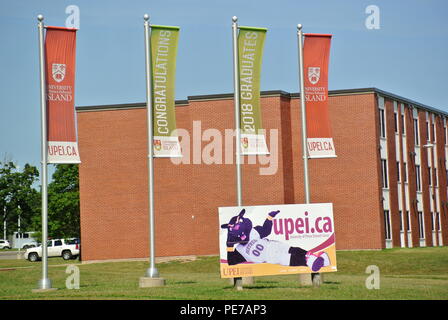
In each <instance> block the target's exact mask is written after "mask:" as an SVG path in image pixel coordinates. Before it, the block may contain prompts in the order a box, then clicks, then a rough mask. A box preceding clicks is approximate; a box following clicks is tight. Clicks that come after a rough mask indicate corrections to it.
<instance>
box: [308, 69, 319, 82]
mask: <svg viewBox="0 0 448 320" xmlns="http://www.w3.org/2000/svg"><path fill="white" fill-rule="evenodd" d="M319 79H320V67H309V68H308V80H310V82H311V83H312V84H316V83H318V82H319Z"/></svg>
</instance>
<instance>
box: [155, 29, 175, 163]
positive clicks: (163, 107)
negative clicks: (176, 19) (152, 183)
mask: <svg viewBox="0 0 448 320" xmlns="http://www.w3.org/2000/svg"><path fill="white" fill-rule="evenodd" d="M178 39H179V28H178V27H169V26H154V25H152V26H151V68H152V69H151V75H152V79H151V80H152V104H153V134H154V152H155V154H154V155H155V156H161V157H164V156H168V157H169V156H178V155H179V154H180V148H179V143H178V138H177V136H174V137H173V136H172V132H173V131H174V130H175V129H176V114H175V90H174V89H175V88H174V87H175V82H176V81H175V80H176V56H177V43H178Z"/></svg>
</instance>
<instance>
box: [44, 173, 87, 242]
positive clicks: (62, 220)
mask: <svg viewBox="0 0 448 320" xmlns="http://www.w3.org/2000/svg"><path fill="white" fill-rule="evenodd" d="M48 235H49V236H50V237H53V238H72V237H73V238H74V237H79V236H80V217H79V178H78V165H76V164H57V165H56V170H55V172H54V174H53V176H52V182H51V183H50V184H49V185H48Z"/></svg>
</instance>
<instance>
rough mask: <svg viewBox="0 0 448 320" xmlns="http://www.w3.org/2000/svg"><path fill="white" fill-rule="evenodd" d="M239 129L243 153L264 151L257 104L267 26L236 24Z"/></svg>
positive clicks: (258, 103)
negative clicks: (237, 29)
mask: <svg viewBox="0 0 448 320" xmlns="http://www.w3.org/2000/svg"><path fill="white" fill-rule="evenodd" d="M239 29H240V31H239V34H238V65H239V87H240V88H239V89H240V129H241V137H242V141H241V143H242V152H243V154H266V153H267V148H266V142H265V138H264V135H263V134H261V133H260V130H262V122H261V106H260V75H261V63H262V57H263V46H264V40H265V37H266V31H267V29H264V28H253V27H239Z"/></svg>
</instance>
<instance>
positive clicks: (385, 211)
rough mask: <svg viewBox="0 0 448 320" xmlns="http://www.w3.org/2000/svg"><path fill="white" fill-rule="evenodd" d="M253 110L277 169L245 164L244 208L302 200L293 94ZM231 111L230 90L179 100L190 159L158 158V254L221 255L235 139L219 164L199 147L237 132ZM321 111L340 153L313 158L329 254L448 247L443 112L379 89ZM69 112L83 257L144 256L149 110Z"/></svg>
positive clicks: (279, 94) (335, 94)
mask: <svg viewBox="0 0 448 320" xmlns="http://www.w3.org/2000/svg"><path fill="white" fill-rule="evenodd" d="M261 104H262V119H263V126H264V128H265V129H266V130H267V134H266V136H267V144H268V148H269V150H270V151H271V157H273V158H270V159H271V162H270V163H269V166H271V167H270V169H271V173H273V174H263V175H262V174H260V169H262V168H264V169H269V167H268V164H267V163H268V162H267V161H266V159H267V158H265V162H262V159H258V160H257V161H256V163H253V162H255V161H252V162H251V161H248V159H247V157H246V159H245V160H244V162H245V163H244V165H243V166H242V185H243V204H244V205H267V204H283V203H285V204H288V203H303V202H304V190H303V165H302V150H301V128H300V123H301V121H300V110H299V106H300V100H299V95H298V94H289V93H286V92H283V91H265V92H262V95H261ZM233 112H234V109H233V95H232V94H222V95H206V96H193V97H189V98H188V100H187V101H177V102H176V119H177V127H178V128H182V129H185V130H186V131H185V130H184V132H186V133H187V134H189V136H186V137H185V139H190V141H191V145H192V146H193V149H194V148H196V149H195V150H196V152H195V151H194V150H193V151H190V152H189V154H186V153H184V158H183V159H184V160H185V162H188V163H181V164H176V163H173V161H172V159H167V158H157V159H155V161H154V172H155V199H156V201H155V223H156V234H155V238H156V255H157V256H176V255H190V254H197V255H206V254H218V253H219V244H218V230H219V229H218V228H219V224H218V209H217V208H218V207H220V206H234V205H235V204H236V191H235V189H236V188H235V181H236V177H235V165H234V161H233V160H234V159H233V156H232V155H233V153H232V154H231V156H230V157H229V158H228V159H225V148H228V147H229V144H230V147H233V142H232V140H233V139H229V141H227V140H225V141H224V142H225V143H224V142H223V143H222V148H221V149H222V157H221V159H222V161H221V163H220V161H219V160H216V159H215V163H208V162H207V161H204V159H202V158H201V153H200V152H201V150H202V151H203V152H205V151H204V150H206V149H207V145H208V146H210V143H211V141H212V140H213V139H212V138H210V136H209V137H207V136H206V134H205V132H206V131H207V129H217V130H219V132H220V133H221V134H222V136H223V137H224V136H225V132H226V129H232V128H233V124H234V119H233ZM329 112H330V120H331V123H332V131H333V137H334V143H335V147H336V154H337V158H335V159H312V160H310V161H309V168H310V182H311V188H310V190H311V201H312V202H331V203H333V205H334V217H335V231H336V247H337V249H381V248H389V247H400V246H401V247H418V246H440V245H444V244H447V243H448V218H447V211H448V200H447V169H446V168H447V160H448V144H447V139H446V130H447V120H446V119H447V118H448V113H445V112H442V111H440V110H436V109H433V108H430V107H428V106H425V105H423V104H420V103H417V102H414V101H411V100H409V99H405V98H402V97H399V96H396V95H394V94H391V93H388V92H384V91H382V90H378V89H376V88H367V89H352V90H336V91H330V92H329ZM77 113H78V115H77V116H78V136H79V148H80V153H81V160H82V163H81V165H80V173H79V174H80V198H81V239H82V246H83V252H82V255H83V256H82V258H83V260H102V259H122V258H144V257H148V256H149V243H148V241H149V240H148V239H149V235H148V228H149V227H148V220H149V219H148V180H147V179H148V178H147V177H148V174H147V154H148V150H147V134H146V110H145V104H144V103H136V104H126V105H104V106H87V107H78V108H77ZM272 129H277V131H274V130H272ZM214 132H217V131H216V130H215V131H214ZM203 134H204V136H202V135H203ZM182 139H184V138H182ZM276 141H278V143H275V142H276ZM184 142H185V141H184ZM276 146H277V147H278V148H276ZM197 150H200V151H199V153H198V152H197ZM218 153H219V152H218ZM214 154H215V155H216V150H215V152H214ZM274 155H276V157H277V159H278V161H277V163H276V165H275V166H274V165H273V164H272V163H273V162H274V160H273V159H275V157H274ZM218 158H219V157H218ZM274 169H275V170H274Z"/></svg>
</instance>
